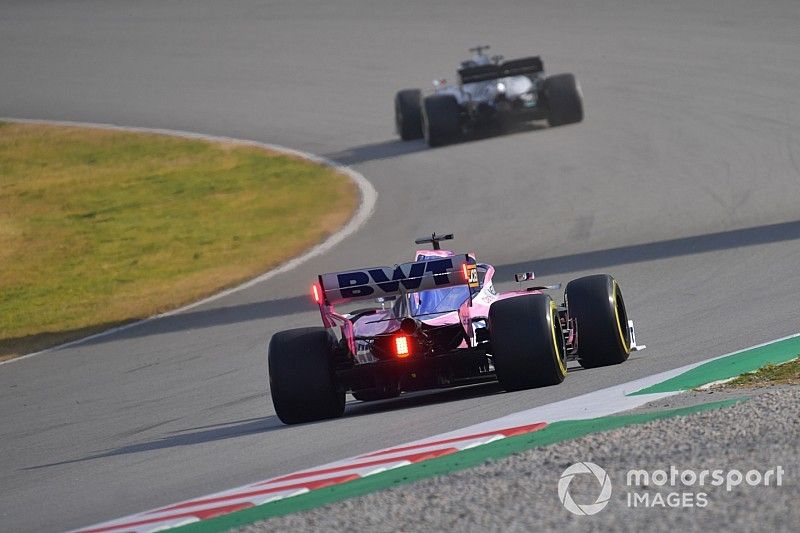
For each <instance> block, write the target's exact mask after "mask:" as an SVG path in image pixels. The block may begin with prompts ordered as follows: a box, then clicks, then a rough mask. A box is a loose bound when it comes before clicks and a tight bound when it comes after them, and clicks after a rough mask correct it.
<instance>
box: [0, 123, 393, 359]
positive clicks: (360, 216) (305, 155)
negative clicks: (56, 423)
mask: <svg viewBox="0 0 800 533" xmlns="http://www.w3.org/2000/svg"><path fill="white" fill-rule="evenodd" d="M0 122H14V123H18V124H46V125H52V126H76V127H82V128H94V129H102V130H113V131H125V132H131V133H152V134H157V135H167V136H170V137H179V138H182V139H194V140H202V141H209V142H216V143H227V144H236V145H239V146H254V147H257V148H263V149H265V150H270V151H273V152H277V153H280V154H285V155H291V156H294V157H298V158H300V159H303V160H305V161H309V162H312V163H318V164H321V165H325V166H327V167H330V168H332V169H334V170H336V171H337V172H339V173H341V174H344V175H345V176H347V177H348V178H350V179H351V180H352V181H353V183H355V185H356V186H357V187H358V191H359V194H360V202H359V204H358V208H357V209H356V212H355V213H354V214H353V216H352V217H350V220H349V221H348V222H347V224H345V225H344V227H342V228H341V229H340V230H339V231H337V232H335V233H333V234H332V235H330V236H329V237H328V238H327V239H325V240H324V241H322V242H321V243H319V244H317V245H315V246H313V247H312V248H311V249H309V250H308V251H306V252H305V253H303V254H301V255H299V256H297V257H295V258H293V259H290V260H289V261H287V262H285V263H283V264H281V265H279V266H278V267H276V268H274V269H272V270H269V271H267V272H265V273H263V274H261V275H259V276H257V277H255V278H253V279H251V280H248V281H245V282H244V283H242V284H240V285H237V286H235V287H231V288H230V289H225V290H223V291H221V292H218V293H216V294H213V295H211V296H208V297H206V298H203V299H202V300H198V301H196V302H193V303H190V304H188V305H185V306H183V307H180V308H178V309H173V310H172V311H167V312H165V313H160V314H158V315H154V316H151V317H148V318H145V319H142V320H138V321H136V322H131V323H130V324H124V325H122V326H117V327H115V328H111V329H108V330H105V331H101V332H100V333H95V334H93V335H89V336H88V337H83V338H80V339H77V340H74V341H69V342H66V343H64V344H59V345H57V346H52V347H50V348H45V349H44V350H39V351H38V352H33V353H29V354H25V355H22V356H20V357H15V358H13V359H9V360H7V361H0V365H6V364H9V363H15V362H18V361H23V360H25V359H28V358H31V357H35V356H37V355H42V354H46V353H49V352H55V351H57V350H61V349H63V348H68V347H70V346H76V345H79V344H82V343H84V342H88V341H90V340H94V339H99V338H102V337H107V336H109V335H113V334H115V333H119V332H120V331H125V330H128V329H131V328H135V327H137V326H141V325H143V324H147V323H149V322H152V321H154V320H158V319H159V318H164V317H168V316H173V315H178V314H181V313H183V312H186V311H189V310H191V309H194V308H196V307H199V306H201V305H205V304H208V303H211V302H213V301H215V300H219V299H220V298H224V297H225V296H229V295H231V294H234V293H236V292H239V291H242V290H245V289H248V288H250V287H252V286H254V285H257V284H259V283H261V282H263V281H267V280H268V279H271V278H273V277H275V276H277V275H279V274H283V273H286V272H289V271H291V270H293V269H295V268H297V267H298V266H300V265H302V264H303V263H305V262H306V261H308V260H309V259H312V258H314V257H317V256H320V255H322V254H324V253H326V252H327V251H329V250H331V249H332V248H333V247H334V246H336V245H337V244H339V243H340V242H342V241H343V240H344V239H346V238H347V237H349V236H350V235H352V234H354V233H355V232H356V231H358V230H359V229H361V227H362V226H363V225H364V223H366V221H367V220H368V219H369V218H370V217H371V216H372V213H374V212H375V204H376V202H377V199H378V192H377V191H376V190H375V187H373V185H372V183H370V182H369V180H367V178H365V177H364V175H363V174H361V173H359V172H356V171H355V170H353V169H352V168H350V167H348V166H346V165H340V164H339V163H337V162H335V161H333V160H331V159H328V158H326V157H322V156H318V155H316V154H312V153H310V152H304V151H302V150H295V149H294V148H288V147H286V146H281V145H278V144H271V143H263V142H259V141H254V140H250V139H237V138H234V137H224V136H219V135H208V134H205V133H196V132H191V131H181V130H171V129H164V128H146V127H138V126H120V125H117V124H106V123H99V122H76V121H69V120H43V119H27V118H12V117H0Z"/></svg>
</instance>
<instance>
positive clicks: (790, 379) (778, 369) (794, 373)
mask: <svg viewBox="0 0 800 533" xmlns="http://www.w3.org/2000/svg"><path fill="white" fill-rule="evenodd" d="M797 384H800V359H793V360H791V361H787V362H785V363H781V364H777V365H766V366H764V367H761V368H759V369H758V370H756V371H754V372H748V373H747V374H742V375H741V376H739V377H738V378H735V379H733V380H731V381H729V382H728V383H725V384H724V385H723V387H725V388H750V387H767V386H771V385H797Z"/></svg>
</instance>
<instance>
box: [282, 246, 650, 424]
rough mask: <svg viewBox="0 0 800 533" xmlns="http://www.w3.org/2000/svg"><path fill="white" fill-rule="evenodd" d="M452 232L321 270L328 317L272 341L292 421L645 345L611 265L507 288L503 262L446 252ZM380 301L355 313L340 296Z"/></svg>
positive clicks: (538, 375) (597, 359) (528, 275)
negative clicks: (375, 259) (362, 264)
mask: <svg viewBox="0 0 800 533" xmlns="http://www.w3.org/2000/svg"><path fill="white" fill-rule="evenodd" d="M452 238H453V236H452V234H448V235H437V234H435V233H434V234H433V235H431V236H430V237H425V238H421V239H417V240H416V243H417V244H432V249H423V250H417V253H416V254H415V256H414V260H413V261H412V262H410V263H403V264H400V265H394V266H391V267H389V266H383V267H371V268H356V269H350V270H346V271H343V272H333V273H329V274H322V275H320V276H319V277H318V279H317V281H316V282H315V283H314V284H313V285H312V288H311V292H312V295H313V298H314V301H315V302H316V304H317V306H319V311H320V315H321V317H322V327H312V328H299V329H291V330H287V331H280V332H278V333H275V335H273V337H272V339H271V341H270V343H269V355H268V359H269V383H270V392H271V394H272V402H273V404H274V406H275V412H276V413H277V415H278V417H279V418H280V419H281V420H282V421H283V422H284V423H286V424H296V423H300V422H309V421H311V420H320V419H324V418H333V417H337V416H341V415H342V414H343V413H344V407H345V393H346V392H351V393H352V394H353V396H354V397H355V399H357V400H361V401H373V400H381V399H388V398H394V397H396V396H398V395H399V394H400V393H401V392H403V391H418V390H425V389H434V388H440V387H454V386H459V385H468V384H471V383H482V382H487V381H498V382H499V383H500V386H501V387H503V388H504V389H505V390H508V391H513V390H521V389H530V388H533V387H544V386H548V385H557V384H559V383H561V382H562V381H563V380H564V378H565V376H566V374H567V362H568V361H578V362H579V363H580V364H581V366H583V367H584V368H593V367H600V366H606V365H614V364H619V363H622V362H624V361H625V360H627V359H628V355H629V354H630V353H631V351H634V350H640V349H642V348H644V346H639V345H637V344H636V334H635V331H634V327H633V321H632V320H629V318H628V314H627V310H626V309H625V302H624V300H623V299H622V291H621V290H620V288H619V285H618V284H617V281H616V280H615V279H614V278H612V277H611V276H609V275H608V274H596V275H593V276H586V277H582V278H578V279H574V280H572V281H570V282H569V284H567V287H566V290H565V291H564V296H563V298H564V299H563V300H562V302H563V303H558V302H557V301H556V300H554V299H553V298H552V297H551V296H550V295H549V294H547V292H550V291H556V290H559V289H560V287H561V286H560V285H553V286H541V285H536V284H534V283H533V279H534V277H533V273H532V272H523V273H520V274H517V275H516V280H517V282H518V283H520V287H519V288H518V289H517V290H513V291H508V292H498V291H497V290H495V287H494V273H495V269H494V267H493V266H492V265H489V264H486V263H481V262H479V261H477V259H476V257H475V254H473V253H460V254H459V253H454V252H451V251H447V250H442V249H441V247H440V241H443V240H449V239H452ZM365 301H373V302H375V303H377V304H378V305H374V304H373V305H372V306H370V307H361V308H356V309H352V310H349V311H344V310H341V309H337V307H336V306H339V305H348V304H350V303H354V302H355V303H360V304H361V305H363V302H365Z"/></svg>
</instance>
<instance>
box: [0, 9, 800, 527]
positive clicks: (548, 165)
mask: <svg viewBox="0 0 800 533" xmlns="http://www.w3.org/2000/svg"><path fill="white" fill-rule="evenodd" d="M798 27H800V4H799V3H797V2H796V1H794V0H773V1H764V2H758V3H754V2H747V1H734V0H731V1H721V2H713V3H712V2H696V1H692V0H676V1H672V2H639V1H632V0H626V1H622V0H617V1H609V2H602V3H601V2H590V1H569V0H543V1H541V2H536V3H535V4H534V3H529V2H511V1H493V2H477V1H465V2H451V1H442V2H435V3H431V2H422V1H416V0H413V1H409V2H396V1H380V2H377V1H376V2H356V1H347V0H332V1H330V2H311V1H297V0H293V1H285V2H261V1H255V0H251V1H229V2H211V1H208V0H196V1H191V2H189V1H184V2H181V1H167V2H155V1H141V2H135V3H132V2H108V1H99V0H94V1H80V0H76V1H71V2H48V1H42V0H34V1H27V0H26V1H7V2H4V3H3V4H2V5H0V50H2V54H0V72H2V76H1V77H0V116H14V117H28V118H47V119H57V120H84V121H93V122H112V123H118V124H124V125H131V126H148V127H162V128H172V129H179V130H190V131H198V132H203V133H209V134H216V135H227V136H233V137H241V138H250V139H255V140H259V141H264V142H271V143H277V144H283V145H286V146H289V147H292V148H296V149H302V150H308V151H311V152H314V153H317V154H321V155H326V156H328V157H331V158H334V159H337V160H339V161H341V162H345V163H348V164H352V165H353V166H354V167H355V168H356V169H357V170H358V171H360V172H362V173H363V174H364V175H365V176H367V178H368V179H370V180H371V181H372V182H373V183H374V185H375V187H376V189H377V190H378V193H379V199H378V204H377V209H376V213H375V215H374V217H373V218H372V219H371V220H370V221H369V223H368V224H367V225H366V226H365V227H364V229H363V230H362V231H361V232H359V233H358V234H356V235H354V236H353V237H351V238H349V239H347V240H346V241H345V242H343V243H342V245H341V246H340V247H339V249H337V250H335V251H334V252H331V253H329V254H327V255H325V256H324V257H321V258H319V260H315V261H313V262H311V263H307V264H305V265H304V266H302V267H300V268H298V269H297V270H295V271H294V272H291V273H288V274H285V275H281V276H278V277H276V278H274V279H272V280H269V281H267V282H266V283H264V284H262V285H257V286H255V287H252V288H250V289H248V290H246V291H242V292H239V293H236V294H232V295H230V296H228V297H226V298H223V299H221V300H217V301H215V302H213V303H211V304H208V305H205V306H202V307H199V308H195V309H193V310H191V311H188V312H186V313H183V314H180V315H177V316H173V317H168V318H164V319H161V320H157V321H153V322H149V323H148V324H146V325H144V326H141V327H138V328H134V329H130V330H127V331H125V332H121V333H119V334H116V335H112V336H109V337H105V338H102V339H97V340H95V341H91V342H88V343H86V344H83V345H78V346H73V347H71V348H69V349H65V350H60V351H57V352H53V353H48V354H43V355H40V356H37V357H33V358H30V359H27V360H24V361H19V362H16V363H11V364H7V365H3V366H2V367H0V438H2V442H3V453H2V454H0V487H2V489H0V520H2V523H3V528H4V529H8V530H10V531H43V530H44V531H47V530H59V529H65V528H71V527H80V526H83V525H88V524H90V523H94V522H97V521H100V520H105V519H110V518H115V517H117V516H121V515H125V514H129V513H133V512H137V511H141V510H143V509H147V508H150V507H155V506H158V505H163V504H167V503H170V502H173V501H177V500H181V499H185V498H189V497H192V496H197V495H201V494H204V493H208V492H211V491H217V490H222V489H225V488H228V487H233V486H237V485H242V484H244V483H248V482H252V481H255V480H258V479H263V478H267V477H270V476H273V475H278V474H282V473H286V472H289V471H292V470H296V469H299V468H305V467H311V466H314V465H318V464H321V463H324V462H326V461H330V460H334V459H339V458H342V457H346V456H351V455H354V454H358V453H363V452H367V451H370V450H373V449H376V448H379V447H384V446H389V445H393V444H397V443H399V442H403V441H408V440H412V439H416V438H421V437H426V436H429V435H432V434H436V433H440V432H444V431H449V430H453V429H457V428H459V427H464V426H467V425H470V424H473V423H476V422H480V421H484V420H488V419H491V418H494V417H497V416H501V415H505V414H508V413H511V412H515V411H519V410H521V409H525V408H529V407H534V406H537V405H542V404H545V403H550V402H552V401H556V400H560V399H564V398H568V397H572V396H575V395H578V394H581V393H585V392H588V391H592V390H596V389H599V388H602V387H606V386H609V385H613V384H615V383H621V382H625V381H629V380H631V379H635V378H638V377H642V376H646V375H649V374H652V373H655V372H659V371H662V370H667V369H670V368H674V367H677V366H680V365H683V364H686V363H690V362H692V361H697V360H700V359H703V358H706V357H708V356H711V355H716V354H720V353H724V352H727V351H730V350H734V349H737V348H741V347H745V346H749V345H752V344H755V343H758V342H762V341H766V340H769V339H772V338H777V337H782V336H784V335H788V334H791V333H794V332H796V331H797V329H798V306H797V293H798V290H799V289H800V269H798V268H797V265H798V264H800V209H798V207H797V206H798V189H800V132H798V125H800V104H798V98H797V96H798V89H797V88H798V87H800V68H799V67H800V39H798V30H797V29H798ZM487 42H488V43H490V44H492V45H493V47H494V48H493V51H494V52H497V53H502V54H505V55H506V56H507V57H514V56H522V55H527V54H530V53H540V54H541V55H542V57H543V59H544V61H545V66H546V68H548V70H549V71H551V72H554V73H555V72H574V73H575V74H576V75H577V77H578V79H579V80H580V83H581V85H582V88H583V91H584V95H585V107H586V120H585V122H583V123H582V124H578V125H575V126H569V127H563V128H557V129H529V130H528V131H523V132H517V133H514V134H509V135H505V136H498V137H493V138H488V139H483V140H479V141H474V142H466V143H462V144H458V145H454V146H450V147H446V148H442V149H436V150H428V149H427V148H425V146H424V143H422V142H421V141H420V142H412V143H400V142H399V141H397V140H396V138H395V136H394V135H393V133H392V98H393V95H394V92H395V91H396V90H398V89H401V88H405V87H414V86H418V87H423V88H425V87H427V86H428V84H430V80H432V79H433V78H437V77H441V76H446V77H452V76H453V74H454V69H455V66H456V64H457V62H458V60H460V59H462V57H463V56H464V55H465V52H466V48H467V47H468V46H473V45H475V44H482V43H487ZM434 230H436V231H452V232H454V233H455V234H456V241H454V246H455V247H457V248H459V249H462V250H474V251H476V252H477V254H478V257H479V258H480V259H482V260H485V261H488V262H491V263H493V264H495V265H498V266H499V274H498V277H499V279H509V280H510V279H511V277H512V275H513V273H514V272H515V271H523V270H526V269H527V267H528V266H532V268H533V269H534V270H537V268H538V270H539V272H540V274H543V277H542V281H543V282H544V283H551V282H555V281H567V280H568V279H570V278H572V277H576V276H578V275H581V274H584V273H589V272H595V271H598V270H600V271H608V272H610V273H612V274H614V275H615V276H616V277H617V278H618V279H619V280H620V283H621V286H622V288H623V290H624V291H625V298H626V302H627V304H628V307H629V312H630V314H631V316H632V317H634V318H635V319H636V320H637V333H638V336H639V338H640V340H641V342H643V343H646V344H647V345H648V350H647V351H645V352H643V353H641V354H636V355H635V356H634V357H632V358H631V360H630V361H629V362H628V363H626V364H624V365H622V366H620V367H615V368H605V369H597V370H591V371H582V370H579V371H575V372H574V373H572V374H571V375H570V376H568V377H567V380H566V381H565V382H564V383H563V384H562V385H560V386H557V387H551V388H547V389H540V390H533V391H526V392H517V393H513V394H503V393H501V392H500V391H499V389H498V388H497V387H496V386H492V385H489V386H481V387H475V388H470V389H466V390H455V391H444V392H438V393H433V394H425V395H410V396H408V397H401V398H400V399H398V400H396V401H391V402H386V403H381V404H373V405H367V404H363V405H361V404H357V403H355V402H354V403H352V405H350V406H349V407H348V411H347V415H346V417H345V418H343V419H340V420H334V421H329V422H324V423H318V424H309V425H303V426H297V427H291V428H287V427H284V426H282V425H281V424H280V423H279V421H278V420H277V419H276V417H275V416H274V412H273V410H272V405H271V402H270V401H269V396H268V391H267V384H266V377H265V374H266V357H265V349H266V343H267V341H268V339H269V338H270V336H271V335H272V333H274V332H275V331H277V330H280V329H285V328H290V327H295V326H303V325H313V324H316V323H317V322H318V320H319V318H318V315H317V314H316V313H315V312H314V309H313V307H312V306H311V304H310V301H309V298H308V296H307V295H306V290H307V287H308V285H309V281H310V280H312V279H313V278H314V276H315V275H316V274H317V273H319V272H324V271H337V270H341V269H344V268H348V267H351V266H368V265H374V264H389V263H392V262H401V261H404V260H408V258H409V257H410V256H411V253H412V252H413V244H412V240H413V238H414V237H418V236H420V235H424V234H426V233H429V232H431V231H434ZM512 285H513V283H508V284H506V285H501V288H508V287H510V286H512Z"/></svg>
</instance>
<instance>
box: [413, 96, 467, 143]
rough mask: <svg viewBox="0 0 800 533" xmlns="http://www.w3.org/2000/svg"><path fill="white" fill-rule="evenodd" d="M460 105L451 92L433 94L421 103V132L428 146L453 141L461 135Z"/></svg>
mask: <svg viewBox="0 0 800 533" xmlns="http://www.w3.org/2000/svg"><path fill="white" fill-rule="evenodd" d="M460 115H461V107H460V106H459V105H458V101H457V100H456V97H455V96H453V95H451V94H434V95H432V96H428V97H427V98H425V100H423V103H422V134H423V136H424V137H425V141H426V142H427V143H428V146H442V145H444V144H448V143H451V142H454V141H455V140H457V139H458V137H459V136H460V135H461V118H460Z"/></svg>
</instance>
